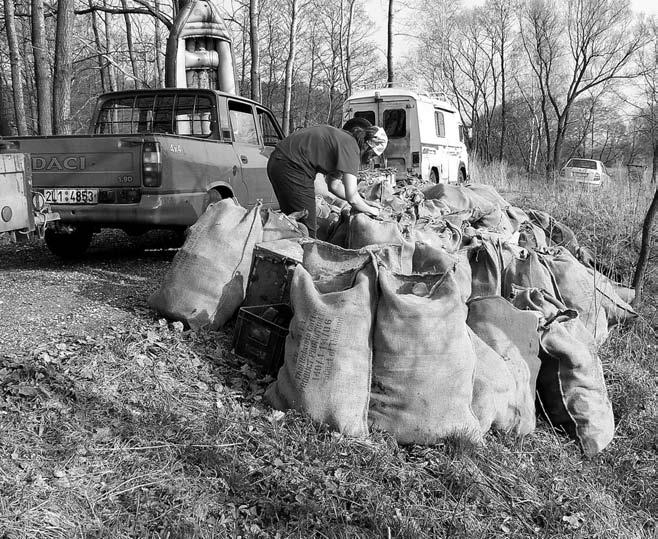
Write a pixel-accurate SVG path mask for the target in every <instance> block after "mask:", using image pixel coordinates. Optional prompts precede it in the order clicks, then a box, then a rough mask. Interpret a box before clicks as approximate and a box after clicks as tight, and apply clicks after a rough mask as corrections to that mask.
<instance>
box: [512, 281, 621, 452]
mask: <svg viewBox="0 0 658 539" xmlns="http://www.w3.org/2000/svg"><path fill="white" fill-rule="evenodd" d="M513 301H514V304H515V305H516V306H517V307H519V308H522V309H523V308H527V309H537V310H538V312H540V313H541V314H542V315H543V317H544V323H543V325H542V326H541V327H540V332H539V335H540V350H539V358H540V360H541V369H540V370H539V376H538V378H537V393H538V396H539V399H540V402H541V408H542V411H543V412H544V413H545V414H546V416H547V417H548V419H549V420H550V422H551V424H552V425H554V426H555V427H562V428H564V430H565V431H566V432H567V433H568V434H569V435H570V436H572V437H573V438H575V439H576V440H577V441H578V443H579V444H580V446H581V448H582V450H583V452H584V453H585V454H586V455H594V454H596V453H598V452H599V451H601V450H603V449H604V448H605V447H606V446H607V445H608V444H609V443H610V441H611V440H612V437H613V435H614V430H615V423H614V416H613V412H612V405H611V404H610V400H609V399H608V392H607V389H606V386H605V380H604V378H603V367H602V365H601V361H600V359H599V357H598V356H597V354H596V351H595V350H596V344H595V342H594V339H593V337H592V336H591V334H590V333H589V331H587V330H586V329H585V327H584V326H583V324H582V323H581V322H580V320H579V319H578V313H577V312H576V311H574V310H571V309H567V308H566V307H565V306H564V305H563V304H561V303H560V302H559V301H557V300H556V299H555V298H551V297H550V296H548V295H547V294H545V293H543V292H541V291H538V290H525V291H521V292H520V293H519V294H517V295H516V296H515V298H514V300H513Z"/></svg>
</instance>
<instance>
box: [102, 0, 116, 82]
mask: <svg viewBox="0 0 658 539" xmlns="http://www.w3.org/2000/svg"><path fill="white" fill-rule="evenodd" d="M103 6H104V7H107V0H103ZM111 16H112V15H110V14H109V13H105V53H106V54H107V56H108V57H107V58H105V65H106V66H107V84H108V89H109V91H110V92H114V91H115V90H117V83H116V79H115V77H114V66H113V65H112V62H111V61H110V58H109V56H110V53H111V52H112V28H111V27H112V24H111V22H110V21H111V19H110V17H111Z"/></svg>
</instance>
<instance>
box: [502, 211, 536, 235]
mask: <svg viewBox="0 0 658 539" xmlns="http://www.w3.org/2000/svg"><path fill="white" fill-rule="evenodd" d="M504 209H505V212H506V213H507V218H508V219H509V221H510V223H511V225H512V228H513V230H514V231H515V232H516V231H518V230H519V229H520V228H521V225H522V224H523V223H530V217H528V214H527V213H526V212H524V211H523V210H522V209H521V208H517V207H516V206H508V207H506V208H504Z"/></svg>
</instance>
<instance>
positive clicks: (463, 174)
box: [457, 168, 466, 185]
mask: <svg viewBox="0 0 658 539" xmlns="http://www.w3.org/2000/svg"><path fill="white" fill-rule="evenodd" d="M457 183H458V184H460V185H461V184H464V183H466V169H465V168H460V169H459V176H458V177H457Z"/></svg>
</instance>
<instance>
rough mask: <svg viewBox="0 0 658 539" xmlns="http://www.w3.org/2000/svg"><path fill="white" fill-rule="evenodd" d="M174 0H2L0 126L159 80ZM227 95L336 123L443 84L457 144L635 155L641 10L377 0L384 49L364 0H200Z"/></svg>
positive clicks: (82, 109) (647, 129)
mask: <svg viewBox="0 0 658 539" xmlns="http://www.w3.org/2000/svg"><path fill="white" fill-rule="evenodd" d="M185 1H186V0H59V1H48V0H3V10H2V14H1V15H2V19H1V20H0V24H1V25H2V32H0V43H2V47H0V65H1V66H2V67H1V68H0V96H1V99H0V134H4V135H10V134H28V135H29V134H51V133H79V132H84V131H85V130H86V129H87V125H88V121H89V118H90V115H91V110H92V109H93V106H94V103H95V98H96V96H97V95H98V94H99V93H102V92H106V91H113V90H122V89H130V88H155V87H161V86H163V84H164V53H165V45H166V40H167V36H168V31H169V28H170V27H171V24H172V20H173V17H174V16H175V14H176V12H177V10H178V9H179V8H180V6H181V5H182V4H183V3H184V2H185ZM216 3H217V4H218V5H220V6H222V7H223V9H224V10H225V13H226V22H227V25H228V27H229V29H230V31H231V33H232V35H233V51H234V56H235V65H236V80H237V82H238V85H239V90H240V93H241V94H242V95H245V96H250V97H252V98H254V99H256V100H258V101H261V102H262V103H263V104H265V105H266V106H268V107H270V108H271V109H272V110H273V111H274V113H275V114H276V116H277V117H278V118H279V120H280V122H281V124H282V125H283V127H284V131H285V132H290V131H292V130H294V129H295V128H297V127H300V126H307V125H313V124H318V123H329V124H333V125H340V124H341V123H342V113H341V107H342V104H343V101H344V99H345V98H346V97H347V96H348V95H350V93H352V92H353V91H354V90H356V89H359V88H365V87H371V88H372V87H384V86H386V85H387V84H391V85H404V86H407V87H412V88H414V89H418V90H424V91H428V92H439V93H444V94H446V96H447V97H448V98H449V99H450V100H451V101H452V102H453V103H454V104H455V105H456V106H457V107H458V109H459V112H460V115H461V117H462V121H463V124H464V126H465V127H466V128H467V129H468V133H469V136H468V139H467V142H468V145H469V150H470V151H471V155H472V156H474V157H477V158H478V159H479V160H480V161H482V162H484V163H490V162H496V161H506V162H507V163H508V164H510V165H512V166H514V167H517V168H518V169H521V170H524V171H526V172H529V173H542V174H543V173H547V174H548V175H550V174H552V172H553V171H554V170H556V169H557V168H558V167H560V166H561V165H562V164H563V163H564V162H565V161H566V159H568V158H569V157H572V156H581V157H590V158H594V159H600V160H602V161H604V162H605V163H606V164H607V165H608V166H612V167H614V166H617V167H626V166H627V165H629V164H639V165H643V166H647V165H648V166H651V161H652V157H653V156H655V155H656V151H655V149H656V147H657V146H658V135H657V132H658V121H657V119H656V115H657V110H656V107H657V101H658V100H657V97H656V96H657V94H656V82H657V76H658V73H657V68H656V66H657V60H658V44H657V43H658V42H657V23H656V20H655V17H654V18H646V17H645V18H642V17H640V16H638V15H637V14H635V13H634V12H633V11H632V10H631V8H630V3H629V1H628V0H558V1H556V2H553V1H548V0H530V1H513V0H487V1H486V2H484V4H482V5H481V6H478V7H475V8H470V9H467V8H464V7H462V6H461V5H460V3H459V2H448V1H446V0H407V1H405V2H403V0H387V2H381V5H382V8H384V6H386V7H387V12H386V13H384V14H382V17H379V18H382V19H383V20H384V21H387V23H388V45H387V50H385V51H383V54H382V51H381V50H378V47H377V44H376V40H375V36H374V34H375V22H374V21H373V17H374V15H376V14H374V13H373V11H372V9H373V5H374V4H373V3H372V2H370V3H367V2H366V0H332V1H331V2H325V1H322V0H282V1H273V0H243V1H240V0H225V1H223V2H222V1H221V0H216Z"/></svg>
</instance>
